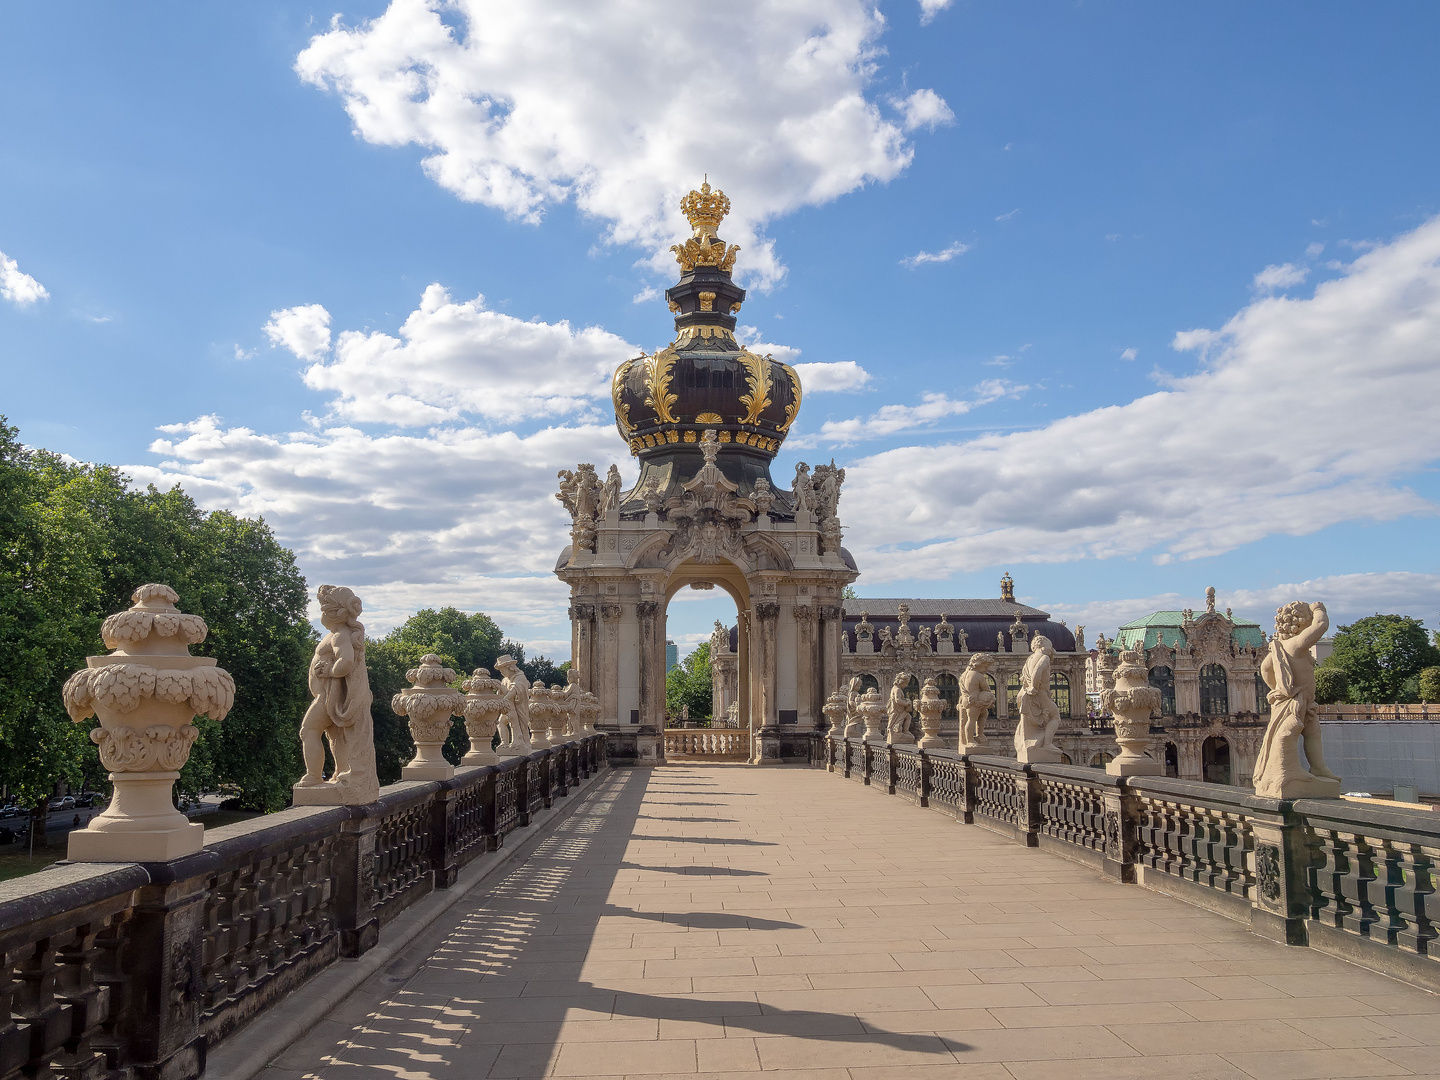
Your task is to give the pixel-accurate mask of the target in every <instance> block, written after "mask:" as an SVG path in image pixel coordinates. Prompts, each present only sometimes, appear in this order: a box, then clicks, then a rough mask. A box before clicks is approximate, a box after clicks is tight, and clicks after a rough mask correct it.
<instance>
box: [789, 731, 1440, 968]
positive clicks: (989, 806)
mask: <svg viewBox="0 0 1440 1080" xmlns="http://www.w3.org/2000/svg"><path fill="white" fill-rule="evenodd" d="M818 738H819V739H821V740H826V741H828V742H830V743H831V744H832V745H831V746H829V747H827V748H823V749H817V752H816V753H815V754H813V755H812V762H813V763H814V764H816V765H817V766H822V767H826V768H829V770H830V771H832V772H835V773H837V774H840V775H848V776H849V777H850V778H851V779H854V780H860V781H863V782H867V783H870V784H871V786H881V785H884V786H885V787H886V788H887V790H889V791H891V792H892V793H893V794H898V795H904V796H906V797H908V798H911V799H913V800H914V801H915V802H917V803H919V804H921V805H923V806H929V807H930V808H932V809H936V810H939V811H941V812H942V813H945V814H947V815H953V816H955V817H956V818H958V819H959V820H960V821H963V822H965V823H967V824H975V825H980V826H982V827H984V828H987V829H990V830H991V831H994V832H999V833H1002V834H1004V835H1008V836H1010V837H1012V838H1013V839H1015V840H1016V841H1017V842H1019V843H1022V844H1026V845H1029V846H1032V847H1041V848H1046V849H1048V850H1050V851H1053V852H1055V853H1057V854H1060V855H1064V856H1066V857H1067V858H1071V859H1075V860H1077V861H1080V862H1084V863H1087V864H1089V865H1091V866H1094V867H1096V868H1097V869H1099V870H1100V871H1101V872H1103V873H1105V874H1106V875H1108V876H1111V877H1114V878H1118V879H1119V880H1121V881H1128V882H1136V883H1138V884H1140V885H1143V886H1144V887H1146V888H1149V889H1154V890H1157V891H1159V892H1164V893H1167V894H1169V895H1172V896H1174V897H1176V898H1178V899H1181V900H1184V901H1186V902H1189V903H1193V904H1196V905H1198V906H1201V907H1205V908H1208V909H1210V910H1212V911H1216V912H1219V913H1220V914H1223V915H1226V916H1229V917H1231V918H1234V919H1238V920H1240V921H1243V922H1246V923H1247V924H1248V925H1249V926H1250V928H1251V929H1253V930H1254V931H1255V932H1257V933H1259V934H1263V935H1264V936H1266V937H1269V938H1271V939H1273V940H1277V941H1282V942H1285V943H1287V944H1291V945H1307V944H1308V945H1310V946H1312V947H1314V948H1319V949H1322V950H1324V951H1326V952H1330V953H1334V954H1336V955H1340V956H1344V957H1346V958H1347V959H1350V960H1353V961H1354V962H1356V963H1359V964H1363V965H1365V966H1368V967H1372V968H1374V969H1376V970H1379V971H1384V972H1386V973H1387V974H1391V975H1395V976H1398V977H1400V978H1404V979H1407V980H1409V981H1411V982H1415V983H1418V984H1420V985H1422V986H1425V987H1428V988H1430V989H1433V990H1440V942H1437V938H1440V899H1437V887H1440V816H1437V815H1435V814H1432V813H1431V812H1429V811H1426V810H1415V809H1410V808H1406V807H1399V806H1397V807H1394V808H1390V807H1383V806H1375V805H1371V804H1360V803H1355V802H1349V801H1346V800H1342V799H1301V800H1297V801H1293V802H1291V801H1281V800H1276V799H1262V798H1259V797H1257V796H1254V795H1247V794H1245V793H1244V792H1243V791H1241V790H1239V789H1236V788H1233V787H1229V786H1227V785H1222V784H1204V783H1198V782H1195V781H1190V780H1170V779H1166V778H1163V777H1155V776H1145V777H1118V776H1110V775H1108V774H1106V773H1104V772H1102V771H1100V770H1098V769H1086V768H1080V767H1076V766H1072V765H1027V764H1021V763H1020V762H1017V761H1014V760H1010V759H1007V758H993V757H968V756H963V755H959V754H956V753H955V752H954V751H945V750H939V751H933V752H925V751H921V750H918V749H914V748H909V747H887V746H884V745H875V746H866V745H864V744H862V743H861V742H859V741H858V740H853V739H848V740H847V739H829V738H828V736H823V735H822V736H819V737H818Z"/></svg>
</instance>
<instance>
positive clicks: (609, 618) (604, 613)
mask: <svg viewBox="0 0 1440 1080" xmlns="http://www.w3.org/2000/svg"><path fill="white" fill-rule="evenodd" d="M623 611H624V608H622V607H621V606H620V605H619V604H601V605H600V618H602V619H604V620H605V621H606V622H619V621H620V615H621V613H622V612H623Z"/></svg>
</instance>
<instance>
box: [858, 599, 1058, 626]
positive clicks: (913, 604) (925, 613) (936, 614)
mask: <svg viewBox="0 0 1440 1080" xmlns="http://www.w3.org/2000/svg"><path fill="white" fill-rule="evenodd" d="M901 604H909V605H910V617H911V618H922V619H923V618H935V619H938V618H940V616H941V615H945V616H948V617H949V619H950V621H951V622H953V621H954V620H955V619H956V618H962V619H984V618H1000V619H1004V620H1006V621H1007V622H1010V621H1013V620H1014V618H1015V613H1016V612H1017V611H1018V612H1019V613H1020V617H1021V618H1022V619H1048V618H1050V613H1049V612H1048V611H1041V610H1040V609H1039V608H1033V607H1027V606H1026V605H1025V604H1011V603H1007V602H1006V601H1004V600H910V599H907V598H906V597H903V596H900V597H889V596H887V597H873V596H867V597H863V598H862V599H859V600H846V601H845V617H846V618H847V619H848V618H854V619H855V620H856V621H857V622H858V621H859V619H860V613H861V612H862V611H868V612H869V613H870V617H871V618H872V619H873V618H876V617H877V616H878V617H880V618H885V617H886V616H888V617H890V618H895V617H896V616H898V615H899V614H900V605H901Z"/></svg>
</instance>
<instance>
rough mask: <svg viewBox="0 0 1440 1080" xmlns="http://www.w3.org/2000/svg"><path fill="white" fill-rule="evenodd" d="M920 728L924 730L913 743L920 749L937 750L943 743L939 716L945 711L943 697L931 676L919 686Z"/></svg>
mask: <svg viewBox="0 0 1440 1080" xmlns="http://www.w3.org/2000/svg"><path fill="white" fill-rule="evenodd" d="M919 704H920V730H921V731H923V732H924V734H923V735H921V736H920V740H919V742H917V743H916V744H915V745H917V746H918V747H920V749H921V750H939V749H941V748H942V747H943V746H944V745H945V743H944V740H942V739H941V738H940V716H941V714H942V713H943V712H944V711H945V699H944V698H943V697H941V696H940V688H939V687H938V686H936V685H935V679H934V678H933V677H931V678H929V679H926V680H925V685H924V686H922V687H921V688H920V703H919Z"/></svg>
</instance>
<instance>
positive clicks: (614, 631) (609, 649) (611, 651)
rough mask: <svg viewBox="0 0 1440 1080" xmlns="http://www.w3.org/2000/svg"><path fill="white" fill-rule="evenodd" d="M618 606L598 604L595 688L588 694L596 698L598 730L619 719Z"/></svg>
mask: <svg viewBox="0 0 1440 1080" xmlns="http://www.w3.org/2000/svg"><path fill="white" fill-rule="evenodd" d="M622 610H623V609H622V608H621V607H620V605H619V604H601V605H600V635H599V640H598V641H597V642H596V643H595V668H596V670H595V679H594V683H595V685H594V686H592V687H591V688H590V692H591V693H592V694H594V695H595V696H596V697H597V698H599V699H600V717H599V720H598V726H599V727H600V728H601V729H606V728H611V727H618V726H619V724H620V723H621V717H620V613H621V611H622Z"/></svg>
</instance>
